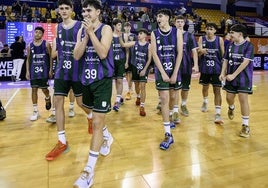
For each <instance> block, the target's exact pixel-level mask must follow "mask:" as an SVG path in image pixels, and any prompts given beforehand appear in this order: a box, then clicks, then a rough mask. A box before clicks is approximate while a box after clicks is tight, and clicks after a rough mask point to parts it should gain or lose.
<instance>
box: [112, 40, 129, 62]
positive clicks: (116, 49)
mask: <svg viewBox="0 0 268 188" xmlns="http://www.w3.org/2000/svg"><path fill="white" fill-rule="evenodd" d="M112 45H113V54H114V60H116V61H119V60H122V59H125V58H126V52H125V50H124V49H123V48H122V47H121V45H120V42H119V37H113V41H112Z"/></svg>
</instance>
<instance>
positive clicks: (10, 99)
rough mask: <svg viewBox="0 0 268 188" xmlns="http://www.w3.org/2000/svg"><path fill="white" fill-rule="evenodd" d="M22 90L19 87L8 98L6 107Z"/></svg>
mask: <svg viewBox="0 0 268 188" xmlns="http://www.w3.org/2000/svg"><path fill="white" fill-rule="evenodd" d="M19 91H20V88H17V90H16V91H15V92H14V93H13V95H12V96H11V97H10V98H9V99H8V101H7V103H6V105H5V106H4V108H5V109H7V107H8V105H9V104H10V103H11V101H12V100H13V99H14V98H15V96H16V95H17V93H18V92H19Z"/></svg>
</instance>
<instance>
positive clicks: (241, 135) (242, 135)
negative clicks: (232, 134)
mask: <svg viewBox="0 0 268 188" xmlns="http://www.w3.org/2000/svg"><path fill="white" fill-rule="evenodd" d="M239 136H240V137H243V138H248V137H249V136H250V135H245V134H239Z"/></svg>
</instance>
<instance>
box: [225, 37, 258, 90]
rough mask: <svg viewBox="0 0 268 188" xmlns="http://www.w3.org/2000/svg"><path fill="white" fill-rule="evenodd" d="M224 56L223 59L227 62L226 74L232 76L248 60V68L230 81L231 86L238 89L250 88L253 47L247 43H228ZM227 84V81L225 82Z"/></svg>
mask: <svg viewBox="0 0 268 188" xmlns="http://www.w3.org/2000/svg"><path fill="white" fill-rule="evenodd" d="M226 50H227V51H226V52H225V54H224V59H226V60H227V61H228V64H227V74H232V73H234V72H235V70H236V69H237V68H238V67H239V66H240V64H241V63H242V62H243V61H244V59H249V60H250V63H249V64H248V66H247V67H246V68H245V69H244V70H243V71H242V72H240V73H239V74H238V75H237V76H236V78H235V79H234V80H232V81H231V85H233V86H240V87H252V76H253V59H254V46H253V45H252V43H250V42H248V41H244V42H243V43H242V44H235V43H234V42H232V43H230V44H229V45H228V46H227V48H226ZM226 84H227V81H226Z"/></svg>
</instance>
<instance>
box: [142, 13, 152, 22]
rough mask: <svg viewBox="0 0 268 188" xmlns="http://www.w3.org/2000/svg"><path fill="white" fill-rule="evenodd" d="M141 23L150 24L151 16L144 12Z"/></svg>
mask: <svg viewBox="0 0 268 188" xmlns="http://www.w3.org/2000/svg"><path fill="white" fill-rule="evenodd" d="M141 22H150V18H149V15H148V14H147V12H144V13H143V14H142V16H141Z"/></svg>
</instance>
